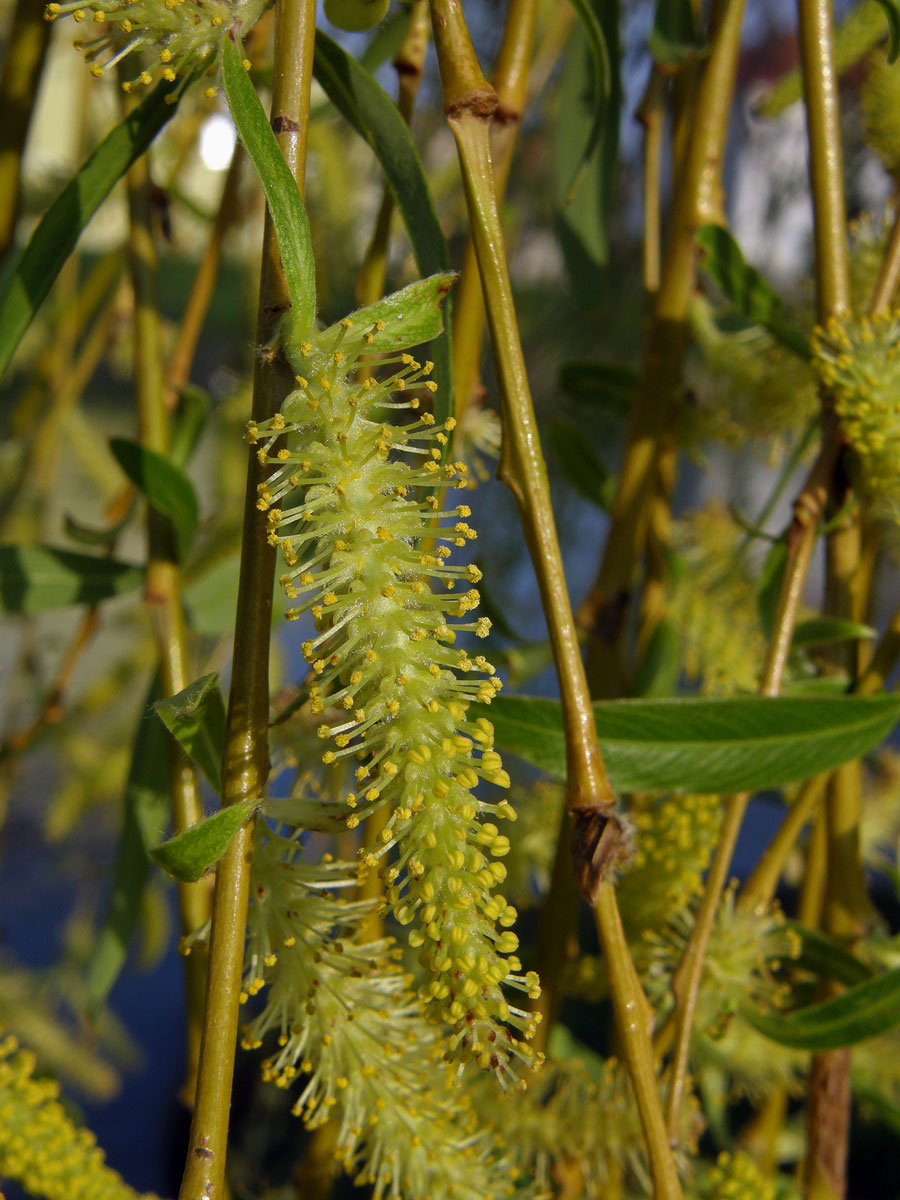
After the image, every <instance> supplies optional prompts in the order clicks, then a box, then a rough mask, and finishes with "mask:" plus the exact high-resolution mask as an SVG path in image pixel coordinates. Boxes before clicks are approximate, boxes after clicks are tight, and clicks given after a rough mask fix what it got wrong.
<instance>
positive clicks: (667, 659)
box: [631, 617, 681, 700]
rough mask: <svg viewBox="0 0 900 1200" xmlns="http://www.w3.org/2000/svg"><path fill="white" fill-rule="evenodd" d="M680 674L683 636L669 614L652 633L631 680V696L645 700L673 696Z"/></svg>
mask: <svg viewBox="0 0 900 1200" xmlns="http://www.w3.org/2000/svg"><path fill="white" fill-rule="evenodd" d="M680 675H681V638H680V637H679V635H678V630H677V629H676V628H675V626H674V625H673V624H672V622H671V621H670V620H668V618H665V617H664V618H663V619H662V620H661V621H659V622H658V623H657V625H656V628H655V629H654V630H653V632H652V633H651V634H650V637H649V639H648V641H647V645H646V647H645V649H644V653H643V655H642V656H641V658H640V660H639V662H638V664H637V666H636V668H635V671H634V677H633V678H632V680H631V694H632V696H637V697H641V698H642V699H645V700H651V699H656V698H660V697H663V696H671V695H672V694H673V693H674V691H675V689H676V687H677V686H678V679H679V676H680Z"/></svg>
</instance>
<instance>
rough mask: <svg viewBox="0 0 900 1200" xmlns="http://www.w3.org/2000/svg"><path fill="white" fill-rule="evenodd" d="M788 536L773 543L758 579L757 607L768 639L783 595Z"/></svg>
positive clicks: (760, 621)
mask: <svg viewBox="0 0 900 1200" xmlns="http://www.w3.org/2000/svg"><path fill="white" fill-rule="evenodd" d="M787 560H788V552H787V538H786V537H784V536H782V537H780V538H779V539H778V541H777V542H773V543H772V547H771V549H770V550H769V552H768V554H767V555H766V557H765V558H764V559H763V565H762V568H761V570H760V572H759V578H758V579H757V581H756V608H757V611H758V612H759V623H760V625H761V627H762V631H763V633H764V634H765V636H766V639H767V640H768V638H770V637H771V635H772V629H773V627H774V625H775V612H776V610H777V608H778V598H779V596H780V595H781V581H782V579H783V578H784V572H785V569H786V568H787Z"/></svg>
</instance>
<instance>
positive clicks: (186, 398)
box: [169, 383, 212, 467]
mask: <svg viewBox="0 0 900 1200" xmlns="http://www.w3.org/2000/svg"><path fill="white" fill-rule="evenodd" d="M211 408H212V403H211V401H210V398H209V392H207V391H206V390H205V389H204V388H201V387H196V386H195V385H194V384H192V383H188V384H185V386H184V387H183V388H182V389H181V391H180V392H179V393H178V404H177V406H176V408H175V412H174V414H173V417H172V444H171V445H170V446H169V458H170V459H171V460H172V462H173V463H174V464H175V466H176V467H184V466H185V465H186V463H187V461H188V459H189V458H190V457H191V455H192V454H193V452H194V447H195V446H196V445H197V441H198V439H199V437H200V434H201V433H202V432H203V427H204V425H205V424H206V421H207V418H208V417H209V414H210V410H211Z"/></svg>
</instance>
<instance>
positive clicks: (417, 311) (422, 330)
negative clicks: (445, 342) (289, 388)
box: [316, 271, 458, 354]
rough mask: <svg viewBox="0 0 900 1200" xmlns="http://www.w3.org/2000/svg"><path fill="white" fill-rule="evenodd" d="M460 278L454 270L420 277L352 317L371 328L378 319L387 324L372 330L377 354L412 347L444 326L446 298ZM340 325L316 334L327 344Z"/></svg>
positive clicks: (324, 344)
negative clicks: (426, 277)
mask: <svg viewBox="0 0 900 1200" xmlns="http://www.w3.org/2000/svg"><path fill="white" fill-rule="evenodd" d="M457 278H458V276H457V275H456V274H455V273H454V272H452V271H446V272H444V273H443V274H441V275H432V276H431V277H430V278H428V279H419V280H417V281H416V282H415V283H411V284H409V285H408V286H407V287H405V288H401V289H400V291H399V292H394V293H393V294H392V295H390V296H385V297H384V299H383V300H376V302H375V303H374V304H368V305H366V307H365V308H358V309H357V310H356V311H355V312H352V313H350V320H351V321H352V322H353V324H354V325H358V326H360V327H361V328H371V327H372V326H374V325H375V322H376V321H380V322H381V323H382V324H383V325H384V328H383V329H380V330H378V329H373V331H372V341H371V342H370V343H369V348H370V349H371V351H372V352H373V353H375V354H382V353H384V352H385V351H389V350H408V349H409V348H410V346H418V345H421V343H423V342H430V341H432V340H433V339H434V338H436V337H437V336H438V334H439V333H440V332H441V331H442V330H443V328H444V315H443V306H444V300H445V298H446V296H447V294H448V293H449V291H450V289H451V288H452V287H453V285H454V283H456V280H457ZM340 328H341V325H340V322H339V321H338V322H337V323H336V324H334V325H329V327H328V328H327V329H326V330H324V331H323V332H322V333H320V334H317V335H316V341H317V342H318V343H319V344H320V345H323V346H327V345H329V343H330V342H332V341H333V340H334V338H335V337H336V336H337V335H338V333H339V332H340Z"/></svg>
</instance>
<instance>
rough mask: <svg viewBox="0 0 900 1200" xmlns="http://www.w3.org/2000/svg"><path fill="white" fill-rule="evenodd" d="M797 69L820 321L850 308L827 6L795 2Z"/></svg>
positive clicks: (826, 0)
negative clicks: (800, 80)
mask: <svg viewBox="0 0 900 1200" xmlns="http://www.w3.org/2000/svg"><path fill="white" fill-rule="evenodd" d="M797 13H798V16H799V30H798V36H799V43H800V65H801V68H802V71H803V96H804V102H805V105H806V122H807V136H808V139H809V182H810V189H811V192H812V201H813V212H814V217H815V220H814V223H813V224H814V233H815V244H816V297H817V307H818V312H819V321H820V322H821V323H823V324H824V323H825V322H826V321H827V320H828V319H829V318H831V317H839V316H842V315H843V314H844V313H845V312H847V311H849V308H850V274H849V252H848V248H847V208H846V204H845V202H844V157H843V150H842V146H841V119H840V112H839V108H838V85H837V72H836V70H835V65H834V23H833V13H832V11H831V3H830V0H798V5H797Z"/></svg>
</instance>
